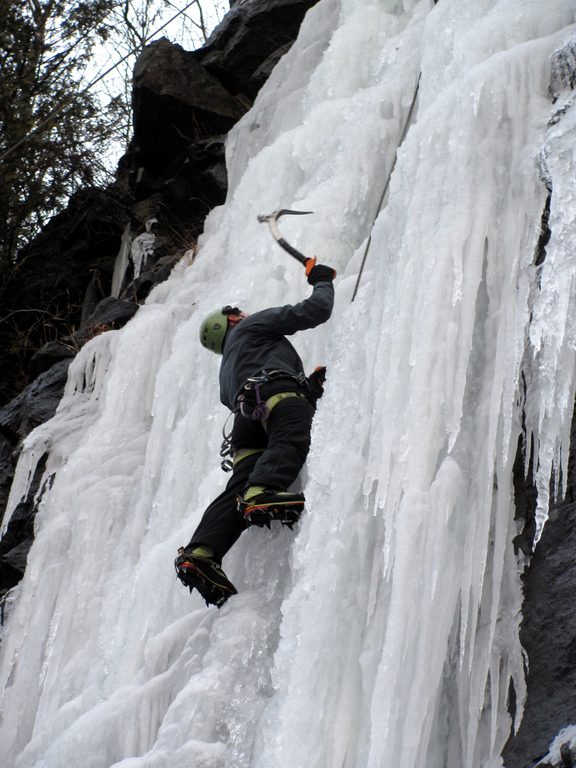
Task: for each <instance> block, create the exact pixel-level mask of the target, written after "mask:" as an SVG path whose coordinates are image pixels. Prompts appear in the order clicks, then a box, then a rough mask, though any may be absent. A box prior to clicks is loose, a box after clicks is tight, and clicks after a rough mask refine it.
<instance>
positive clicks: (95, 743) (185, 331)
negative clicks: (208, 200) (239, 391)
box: [0, 0, 576, 768]
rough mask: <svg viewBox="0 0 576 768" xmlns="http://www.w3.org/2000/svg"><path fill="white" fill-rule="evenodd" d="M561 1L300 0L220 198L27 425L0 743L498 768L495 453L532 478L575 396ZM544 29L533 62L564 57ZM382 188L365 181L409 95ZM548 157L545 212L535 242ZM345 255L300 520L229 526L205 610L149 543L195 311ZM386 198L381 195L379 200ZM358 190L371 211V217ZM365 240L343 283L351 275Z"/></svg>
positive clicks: (514, 589)
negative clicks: (215, 593) (24, 547)
mask: <svg viewBox="0 0 576 768" xmlns="http://www.w3.org/2000/svg"><path fill="white" fill-rule="evenodd" d="M575 20H576V11H575V7H574V2H573V0H547V2H546V3H543V2H541V0H440V2H438V3H437V4H436V5H434V4H433V2H432V0H419V1H417V0H320V2H319V3H318V4H317V5H316V6H315V7H314V8H313V9H312V10H311V11H310V12H309V13H308V15H307V17H306V19H305V21H304V24H303V26H302V29H301V32H300V35H299V38H298V40H297V41H296V43H295V44H294V46H293V48H292V49H291V51H290V52H289V53H288V54H287V55H286V56H285V57H284V58H283V59H282V60H281V61H280V63H279V64H278V65H277V67H276V69H275V70H274V72H273V73H272V76H271V77H270V79H269V81H268V82H267V84H266V85H265V87H264V89H263V90H262V91H261V93H260V95H259V96H258V99H257V101H256V103H255V105H254V107H253V109H252V110H251V111H250V112H249V113H248V114H247V115H246V116H245V117H244V118H243V119H242V121H241V122H240V123H239V124H238V125H237V127H236V128H235V129H234V130H233V132H232V134H231V136H230V138H229V140H228V147H227V160H228V168H229V176H230V190H229V195H228V201H227V203H226V205H224V206H223V207H221V208H219V209H217V210H215V211H214V212H213V213H212V214H211V215H210V216H209V218H208V220H207V223H206V231H205V234H204V236H203V238H202V241H201V247H200V251H199V254H198V256H197V257H196V259H195V260H194V262H193V263H192V264H190V263H188V262H187V261H183V262H182V263H181V264H180V265H178V266H177V267H176V268H175V269H174V271H173V273H172V275H171V277H170V279H169V280H168V281H167V282H165V283H163V284H162V285H160V286H158V287H157V288H156V289H155V290H154V292H153V293H152V294H151V296H150V298H149V299H148V301H147V302H146V304H145V305H144V306H143V307H141V309H140V310H139V312H138V314H137V315H136V316H135V317H134V318H133V319H132V320H131V321H130V323H129V324H128V325H127V326H126V327H125V328H124V329H122V330H121V331H110V332H108V333H105V334H102V335H101V336H98V337H97V338H95V339H93V340H92V341H91V342H90V343H89V344H88V345H86V346H85V347H84V348H83V349H82V351H81V352H80V354H79V355H78V356H77V358H76V359H75V360H74V363H73V365H72V367H71V369H70V375H69V381H68V384H67V389H66V393H65V396H64V399H63V401H62V403H61V405H60V407H59V409H58V412H57V414H56V416H55V417H54V418H53V419H52V420H51V421H50V422H48V423H47V424H44V425H42V426H41V427H39V428H38V429H36V430H35V431H34V432H33V433H32V434H31V435H30V436H29V437H28V438H27V440H26V444H25V447H24V452H23V454H22V457H21V460H20V463H19V466H18V471H17V476H16V480H15V483H14V488H13V492H12V496H11V506H12V508H13V507H14V506H15V505H16V504H17V502H18V500H19V499H20V497H21V495H22V494H23V493H24V492H25V490H26V487H27V483H28V482H29V479H30V477H31V475H32V473H33V470H34V467H35V466H36V464H37V462H38V461H39V459H40V458H41V456H42V455H43V454H44V453H45V452H46V450H48V451H49V458H48V462H47V466H46V475H45V483H44V486H43V495H42V500H41V505H40V511H39V513H38V516H37V522H36V527H37V535H36V540H35V543H34V545H33V548H32V550H31V552H30V556H29V560H28V568H27V572H26V575H25V578H24V580H23V582H22V583H21V584H20V585H19V587H18V588H17V589H16V590H15V591H14V594H13V595H12V608H11V612H10V616H9V619H8V622H7V626H6V627H5V628H4V635H3V638H2V659H1V666H0V691H2V692H3V698H2V702H1V709H2V722H1V725H0V751H1V752H2V753H3V754H4V755H5V756H6V760H7V762H5V765H7V766H9V767H10V768H70V766H74V765H82V766H83V768H111V767H112V766H114V768H167V766H175V765H179V766H186V767H187V768H188V767H190V768H293V766H299V767H300V768H304V767H306V768H497V766H501V765H502V762H501V759H500V757H499V755H500V752H501V750H502V747H503V745H504V743H505V741H506V739H507V737H508V734H509V732H510V728H511V719H510V716H509V715H508V713H507V700H508V696H509V691H510V689H511V686H513V687H514V690H515V693H516V697H517V700H518V704H519V707H520V705H521V703H522V700H523V696H524V677H523V655H522V649H521V647H520V644H519V640H518V625H519V621H520V614H519V611H520V591H519V579H518V573H519V570H520V567H521V566H522V563H520V562H519V561H518V560H517V557H516V556H515V554H514V551H513V547H512V543H511V542H512V539H513V537H514V536H515V535H516V533H517V529H516V523H515V522H514V499H513V486H512V464H513V462H514V458H515V455H516V449H517V444H518V440H519V437H520V435H521V434H522V428H523V425H522V418H523V412H524V414H525V426H526V429H527V430H528V433H529V434H533V435H534V438H535V445H536V450H537V451H538V457H539V467H540V469H539V475H538V478H537V481H538V487H539V489H540V502H539V520H540V521H541V523H543V522H544V520H545V516H546V510H547V504H548V498H547V492H548V480H549V477H550V472H551V469H552V467H553V465H554V464H556V466H561V465H562V462H565V461H566V460H567V447H568V438H569V429H570V420H571V415H572V403H573V401H574V392H575V382H576V377H575V368H576V361H575V349H576V329H575V327H574V320H573V318H572V317H571V315H572V316H573V315H574V307H575V297H574V296H573V293H574V291H575V290H576V289H575V287H574V286H575V284H576V282H575V279H574V278H575V274H576V256H575V255H574V248H573V247H572V242H571V239H573V233H574V231H575V226H574V218H575V216H576V172H575V171H576V169H575V168H574V137H575V131H576V125H575V124H576V107H575V106H574V104H573V101H572V100H571V93H570V92H569V91H568V90H564V84H563V82H562V73H561V67H557V69H556V74H557V77H556V93H555V94H554V95H555V97H556V103H555V104H553V103H552V100H551V97H550V93H549V83H550V78H551V73H552V72H553V71H554V67H553V62H554V61H558V57H559V56H560V58H561V54H559V53H558V51H561V49H562V48H563V47H564V48H565V47H566V46H567V45H569V43H570V39H571V37H573V36H574V34H575V33H576V27H575V26H574V22H575ZM554 57H556V58H554ZM420 73H421V80H420V86H419V93H418V99H417V103H416V108H415V112H414V115H413V119H412V122H411V124H410V126H409V129H408V131H407V135H406V138H405V140H404V142H403V143H402V146H401V147H400V149H399V150H398V156H397V161H396V165H395V167H394V172H393V174H392V176H391V179H390V186H389V190H388V193H387V196H386V199H385V201H384V205H383V207H382V210H381V212H380V214H379V215H377V214H378V204H379V201H380V197H381V194H382V191H383V189H384V186H385V183H386V179H387V176H388V174H389V172H390V169H391V167H392V164H393V162H394V158H395V154H396V150H397V145H398V142H399V140H400V137H401V135H402V132H403V129H404V127H405V124H406V120H407V117H408V112H409V108H410V104H411V103H412V99H413V97H414V92H415V89H416V84H417V82H418V77H419V74H420ZM547 186H548V187H549V188H551V189H552V198H551V218H550V221H551V229H552V237H551V240H550V243H549V245H548V249H547V256H546V260H545V261H544V263H543V265H541V266H538V267H537V266H535V251H536V244H537V241H538V237H539V232H540V220H541V215H542V210H543V208H544V204H545V200H546V196H547ZM277 207H287V208H294V209H300V210H311V211H315V215H314V216H310V217H306V220H305V221H303V220H302V219H298V218H296V217H295V219H292V220H290V221H288V220H286V223H284V220H283V225H282V226H283V231H285V234H286V238H287V239H288V240H289V241H290V242H293V243H294V245H295V246H296V247H298V248H299V249H301V250H302V251H304V252H305V253H307V254H310V255H312V254H316V255H317V256H318V258H319V260H320V261H322V262H324V263H328V264H330V265H333V266H334V267H335V268H336V269H337V270H338V278H337V280H336V292H337V299H336V308H335V312H334V315H333V317H332V319H331V320H330V322H329V323H328V324H326V325H324V326H322V327H320V328H318V329H316V330H314V331H308V332H306V333H303V334H300V335H299V336H297V337H296V339H295V343H296V345H297V347H298V349H299V351H300V352H301V355H302V357H303V359H304V361H305V363H306V366H307V368H308V369H309V370H311V369H312V368H313V367H314V366H315V365H317V364H320V363H326V364H327V366H328V381H327V391H326V394H325V396H324V398H323V400H322V401H321V402H320V404H319V408H318V412H317V414H316V419H315V426H314V430H313V445H312V450H311V454H310V456H309V459H308V462H307V470H306V472H305V473H303V474H305V477H303V478H302V482H303V484H304V487H305V492H306V497H307V500H308V503H307V513H306V514H305V516H304V518H303V520H302V522H301V524H300V526H299V530H298V531H296V532H295V533H292V532H290V531H289V530H287V529H281V530H272V532H269V531H267V530H266V529H255V530H253V529H251V530H249V531H248V532H246V533H245V534H244V535H243V536H242V538H241V539H240V541H239V542H238V544H237V545H236V546H235V548H234V549H233V550H232V552H231V553H230V554H229V555H228V556H227V558H226V560H225V563H224V567H225V569H226V572H227V574H228V575H229V577H230V578H231V580H232V581H233V582H234V583H235V584H236V586H237V587H238V590H239V595H238V596H236V597H234V598H233V599H231V600H229V601H228V603H227V604H226V605H225V606H224V608H223V609H222V610H220V611H217V610H215V609H207V608H206V607H205V606H204V604H203V602H202V601H201V599H200V598H199V596H198V595H196V594H194V595H193V596H190V595H189V594H188V592H187V591H186V590H184V588H183V587H182V586H181V585H180V584H179V583H178V582H177V581H176V578H175V574H174V569H173V565H172V563H173V559H174V556H175V554H176V550H177V548H178V546H179V545H182V544H184V543H186V542H187V541H188V539H189V538H190V534H191V533H192V531H193V530H194V527H195V525H196V524H197V523H198V521H199V519H200V517H201V514H202V512H203V510H204V508H205V506H206V505H207V504H208V502H209V501H210V500H211V499H212V498H213V497H214V496H215V495H217V493H219V492H220V490H221V488H222V487H223V485H224V483H225V480H226V477H225V476H224V475H223V473H222V472H221V471H220V468H219V460H218V451H219V445H220V439H221V429H222V425H223V422H224V421H225V419H226V416H227V412H226V411H225V409H224V408H223V406H221V405H220V403H219V398H218V390H217V376H218V362H219V361H218V359H217V358H216V356H213V355H210V354H209V353H208V352H207V351H206V350H204V349H203V348H202V347H201V346H200V345H199V343H198V327H199V323H200V321H201V319H202V318H203V317H204V315H206V314H207V313H208V312H210V311H211V310H212V309H213V308H214V307H219V306H222V304H224V303H229V302H231V303H236V304H238V305H239V306H241V307H243V308H246V309H247V310H248V311H254V310H256V309H260V308H263V307H265V306H272V305H276V304H282V303H286V302H295V301H298V300H300V299H302V298H304V297H305V296H306V295H308V293H309V286H308V285H307V284H306V281H305V278H304V275H303V272H302V270H301V269H300V267H299V266H298V265H297V264H296V262H294V261H293V260H291V259H290V258H289V257H287V256H286V254H284V253H283V252H282V251H281V250H280V249H279V248H277V247H276V246H275V245H274V244H273V242H272V240H271V238H270V237H269V234H268V232H267V231H266V228H265V227H263V226H262V225H261V224H259V223H258V222H257V219H256V216H257V214H259V213H269V212H270V211H271V210H272V209H274V208H277ZM376 217H377V218H376ZM375 219H376V223H375V224H374V221H375ZM370 235H371V242H370V247H369V250H368V253H367V259H366V267H365V270H364V272H363V275H362V280H361V283H360V287H359V292H358V296H357V298H356V300H355V301H354V302H353V303H351V301H350V300H351V297H352V294H353V291H354V286H355V283H356V279H357V276H358V273H359V269H360V264H361V261H362V259H363V256H364V254H365V251H366V243H367V238H368V237H369V236H370Z"/></svg>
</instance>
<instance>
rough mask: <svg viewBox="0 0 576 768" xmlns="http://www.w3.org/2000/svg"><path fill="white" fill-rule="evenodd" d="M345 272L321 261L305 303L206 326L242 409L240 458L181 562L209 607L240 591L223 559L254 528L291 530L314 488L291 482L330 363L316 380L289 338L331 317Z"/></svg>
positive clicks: (183, 574)
mask: <svg viewBox="0 0 576 768" xmlns="http://www.w3.org/2000/svg"><path fill="white" fill-rule="evenodd" d="M335 274H336V273H335V272H334V270H333V269H332V268H331V267H328V266H326V265H324V264H316V265H314V266H312V268H311V269H310V271H309V274H308V282H309V283H310V284H311V285H312V286H313V291H312V295H311V296H310V297H309V298H307V299H305V300H304V301H302V302H300V303H299V304H295V305H290V304H288V305H286V306H283V307H273V308H270V309H264V310H262V311H261V312H256V313H254V314H253V315H246V314H245V313H244V312H242V311H241V310H240V309H239V308H238V307H230V306H227V307H224V308H223V309H222V310H219V311H217V312H214V313H212V314H211V315H209V316H208V317H207V318H206V319H205V320H204V322H203V324H202V326H201V329H200V341H201V343H202V345H203V346H204V347H206V348H207V349H209V350H212V351H213V352H216V353H217V354H221V355H222V363H221V366H220V399H221V401H222V403H224V405H226V406H227V407H228V408H230V410H231V411H233V413H234V422H233V426H232V431H231V433H230V436H229V438H225V441H224V443H223V450H222V456H223V457H224V461H223V467H224V466H225V464H226V463H228V464H229V465H231V466H232V476H231V478H230V480H229V482H228V484H227V486H226V488H225V490H224V491H223V492H222V493H221V494H220V496H218V498H216V499H215V500H214V501H213V502H212V503H211V504H210V505H209V506H208V508H207V509H206V511H205V512H204V515H203V517H202V520H201V521H200V524H199V525H198V528H197V529H196V531H195V532H194V535H193V536H192V539H191V541H190V543H189V544H188V545H187V546H186V547H182V548H180V549H179V550H178V557H177V558H176V560H175V562H174V564H175V567H176V573H177V575H178V578H179V579H180V580H181V581H182V583H183V584H184V585H185V586H187V587H189V588H190V591H192V589H193V588H196V589H197V590H198V591H199V592H200V594H201V595H202V597H203V598H204V599H205V600H206V603H207V604H213V605H217V606H218V607H220V606H221V605H223V604H224V603H225V602H226V600H227V599H228V598H229V597H230V596H231V595H235V594H236V593H237V590H236V588H235V587H234V585H233V584H232V583H231V582H230V581H229V580H228V578H227V577H226V574H225V573H224V571H223V570H222V568H221V563H222V558H223V557H224V555H225V554H226V552H228V550H229V549H230V548H231V547H232V545H233V544H234V543H235V541H236V540H237V539H238V537H239V536H240V534H241V533H242V532H243V531H244V530H245V529H246V528H248V527H249V526H250V525H258V526H264V525H266V526H270V522H271V521H274V520H276V521H279V522H280V523H282V524H283V525H288V526H289V527H290V528H291V527H292V525H293V524H294V523H295V522H297V521H298V520H299V518H300V514H301V512H302V509H303V506H304V501H305V500H304V495H303V494H301V493H293V492H291V491H289V490H288V489H289V487H290V486H291V484H292V483H293V482H294V480H296V478H297V476H298V473H299V472H300V469H301V468H302V466H303V464H304V462H305V460H306V456H307V455H308V450H309V448H310V429H311V426H312V417H313V415H314V410H315V406H316V400H317V399H318V398H319V397H320V396H321V395H322V385H323V383H324V373H325V369H324V368H318V369H316V371H315V372H314V373H313V374H311V376H309V377H307V376H306V375H305V374H304V368H303V365H302V361H301V359H300V357H299V355H298V353H297V352H296V350H295V349H294V347H293V346H292V344H291V343H290V342H289V341H288V339H286V338H285V336H287V335H288V336H290V335H292V334H294V333H296V332H297V331H303V330H305V329H307V328H315V327H316V326H317V325H320V324H321V323H325V322H326V321H327V320H328V318H329V317H330V315H331V313H332V306H333V304H334V287H333V285H332V281H333V280H334V277H335ZM227 456H228V457H230V458H226V457H227ZM228 468H229V466H228Z"/></svg>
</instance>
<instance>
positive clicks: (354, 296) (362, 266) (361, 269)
mask: <svg viewBox="0 0 576 768" xmlns="http://www.w3.org/2000/svg"><path fill="white" fill-rule="evenodd" d="M421 77H422V73H419V74H418V80H417V81H416V88H415V89H414V96H413V97H412V103H411V104H410V109H409V110H408V116H407V118H406V122H405V123H404V128H403V130H402V135H401V136H400V141H399V142H398V146H397V147H396V152H395V154H394V161H393V162H392V167H391V168H390V172H389V174H388V176H387V177H386V181H385V183H384V189H383V190H382V195H381V197H380V202H379V203H378V208H377V209H376V213H375V215H374V220H373V221H372V227H371V230H370V236H369V237H368V241H367V242H366V248H365V249H364V256H363V257H362V263H361V265H360V271H359V272H358V278H357V280H356V285H355V286H354V293H353V294H352V298H351V299H350V303H352V302H353V301H354V299H355V298H356V294H357V293H358V286H359V285H360V280H361V279H362V273H363V272H364V265H365V264H366V259H367V258H368V251H369V250H370V246H371V245H372V230H373V229H374V224H375V223H376V219H377V218H378V214H379V213H380V210H381V208H382V205H383V203H384V198H385V197H386V193H387V192H388V187H389V186H390V179H391V178H392V173H393V172H394V168H395V167H396V160H397V159H398V150H399V149H400V147H401V146H402V144H403V142H404V139H405V138H406V133H407V132H408V126H409V125H410V121H411V119H412V113H413V112H414V107H415V106H416V99H417V97H418V91H419V89H420V78H421Z"/></svg>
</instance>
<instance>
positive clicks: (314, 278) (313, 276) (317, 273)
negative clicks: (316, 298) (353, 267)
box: [308, 264, 336, 285]
mask: <svg viewBox="0 0 576 768" xmlns="http://www.w3.org/2000/svg"><path fill="white" fill-rule="evenodd" d="M335 277H336V270H334V269H332V267H327V266H326V265H325V264H316V265H315V266H313V267H312V269H311V270H310V272H309V273H308V282H309V283H310V285H316V283H327V282H330V283H331V282H332V280H334V278H335Z"/></svg>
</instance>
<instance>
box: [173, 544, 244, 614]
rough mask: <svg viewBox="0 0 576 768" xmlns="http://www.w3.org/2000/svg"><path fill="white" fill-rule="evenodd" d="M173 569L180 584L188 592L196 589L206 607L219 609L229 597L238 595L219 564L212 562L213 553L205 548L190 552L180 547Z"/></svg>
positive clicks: (196, 548) (197, 548)
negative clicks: (212, 606) (211, 606)
mask: <svg viewBox="0 0 576 768" xmlns="http://www.w3.org/2000/svg"><path fill="white" fill-rule="evenodd" d="M174 567H175V568H176V575H177V576H178V578H179V579H180V581H181V582H182V584H184V586H185V587H188V588H189V589H190V592H192V590H193V589H197V590H198V592H200V594H201V595H202V597H203V598H204V600H205V601H206V605H215V606H217V607H218V608H221V607H222V606H223V605H224V603H225V602H226V600H228V598H229V597H231V596H232V595H236V594H238V591H237V589H236V587H235V586H234V584H232V582H230V581H228V578H227V577H226V574H225V573H224V571H223V570H222V568H221V567H220V564H219V563H217V562H216V561H215V560H214V555H213V553H211V551H210V550H208V549H207V548H205V547H195V548H194V549H192V550H190V551H187V550H185V549H184V547H180V549H179V550H178V557H177V558H176V560H174Z"/></svg>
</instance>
